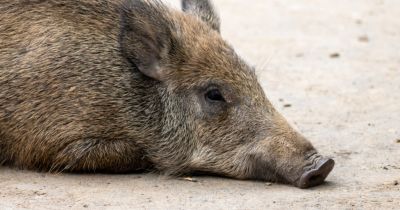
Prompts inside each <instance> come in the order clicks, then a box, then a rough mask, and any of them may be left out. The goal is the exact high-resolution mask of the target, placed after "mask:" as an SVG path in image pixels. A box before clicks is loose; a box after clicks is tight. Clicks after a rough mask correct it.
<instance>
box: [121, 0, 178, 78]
mask: <svg viewBox="0 0 400 210" xmlns="http://www.w3.org/2000/svg"><path fill="white" fill-rule="evenodd" d="M168 14H169V10H168V8H166V7H165V6H164V5H163V4H161V3H160V2H159V1H136V0H135V1H131V0H129V1H126V3H125V4H124V5H123V7H122V10H121V31H120V37H119V42H120V46H121V50H122V53H123V54H124V56H125V57H127V59H128V60H129V61H130V62H132V63H133V64H134V65H135V66H136V67H137V68H138V69H139V71H140V72H142V73H143V74H144V75H146V76H148V77H151V78H153V79H156V80H160V81H162V80H163V79H164V78H165V76H166V74H167V72H166V68H164V66H165V65H163V63H165V61H166V60H168V57H169V51H170V47H171V45H172V32H171V30H172V25H171V21H169V18H168Z"/></svg>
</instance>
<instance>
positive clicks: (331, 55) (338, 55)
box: [329, 53, 340, 58]
mask: <svg viewBox="0 0 400 210" xmlns="http://www.w3.org/2000/svg"><path fill="white" fill-rule="evenodd" d="M329 57H331V58H339V57H340V54H339V53H332V54H330V55H329Z"/></svg>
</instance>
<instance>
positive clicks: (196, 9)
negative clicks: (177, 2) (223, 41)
mask: <svg viewBox="0 0 400 210" xmlns="http://www.w3.org/2000/svg"><path fill="white" fill-rule="evenodd" d="M182 10H183V11H184V12H187V13H189V14H193V15H195V16H197V17H199V18H200V19H201V20H203V21H204V22H205V23H207V24H208V25H209V26H210V27H211V28H212V29H214V30H216V31H218V32H219V31H220V19H219V16H218V14H217V12H216V11H215V8H214V6H213V4H212V3H211V1H210V0H182Z"/></svg>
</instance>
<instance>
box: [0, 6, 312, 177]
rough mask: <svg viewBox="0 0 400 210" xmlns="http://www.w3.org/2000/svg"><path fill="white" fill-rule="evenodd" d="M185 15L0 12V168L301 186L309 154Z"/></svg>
mask: <svg viewBox="0 0 400 210" xmlns="http://www.w3.org/2000/svg"><path fill="white" fill-rule="evenodd" d="M182 5H183V9H184V11H185V12H182V11H177V10H175V9H171V8H169V7H167V6H165V5H164V4H162V3H161V2H160V1H150V0H128V1H125V0H124V1H123V0H49V1H39V0H37V1H34V0H17V1H15V0H5V1H2V3H1V6H0V90H1V91H0V163H5V164H9V165H13V166H16V167H20V168H24V169H35V170H44V171H57V172H61V171H69V172H80V171H87V172H115V173H123V172H129V171H136V170H142V169H148V168H152V169H155V170H157V171H160V172H163V173H165V174H175V175H177V174H184V173H190V172H193V171H201V172H210V173H215V174H222V175H226V176H230V177H235V178H243V179H244V178H256V179H268V180H276V179H278V178H279V177H285V180H289V181H291V180H295V179H297V178H298V177H299V174H300V173H301V172H302V167H303V166H305V165H307V161H305V160H304V158H303V157H304V155H305V154H306V153H308V152H309V151H311V150H314V149H313V147H312V146H311V144H310V143H309V142H308V141H307V140H305V139H304V138H303V137H301V136H300V135H299V134H298V133H296V132H295V131H293V130H292V129H291V127H290V126H289V125H288V124H287V123H286V121H285V120H284V119H283V118H282V117H281V116H280V115H279V114H278V113H277V112H276V111H275V109H274V108H273V107H272V105H271V103H269V101H268V100H267V98H266V97H265V95H264V92H263V90H262V88H261V86H260V85H259V83H258V81H257V78H256V75H255V74H254V71H253V70H252V69H251V68H250V67H249V66H248V65H247V64H246V63H245V62H244V61H243V60H242V59H241V58H240V57H239V56H237V55H236V53H235V51H234V50H233V49H232V47H231V46H230V45H228V44H227V43H226V42H225V41H224V40H223V39H222V38H221V36H220V33H219V30H220V28H219V27H220V21H219V17H218V15H217V14H216V13H215V9H214V7H213V6H212V4H211V2H209V1H208V0H183V4H182ZM210 89H218V90H219V91H220V92H221V94H222V95H223V99H224V102H223V103H222V102H210V101H209V100H207V99H206V97H205V93H206V92H207V91H209V90H210Z"/></svg>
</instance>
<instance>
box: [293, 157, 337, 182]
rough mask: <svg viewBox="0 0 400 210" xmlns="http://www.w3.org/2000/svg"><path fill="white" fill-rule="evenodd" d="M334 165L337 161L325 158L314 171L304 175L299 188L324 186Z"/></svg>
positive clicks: (311, 170)
mask: <svg viewBox="0 0 400 210" xmlns="http://www.w3.org/2000/svg"><path fill="white" fill-rule="evenodd" d="M334 165H335V161H334V160H333V159H330V158H323V159H321V160H319V161H318V163H317V164H316V166H315V167H314V168H313V169H310V170H308V171H306V172H304V173H303V175H302V176H301V177H300V179H299V182H298V184H297V186H298V187H299V188H302V189H304V188H309V187H313V186H316V185H320V184H322V183H323V182H324V180H325V178H326V177H327V176H328V174H329V173H330V172H331V171H332V169H333V166H334Z"/></svg>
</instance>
